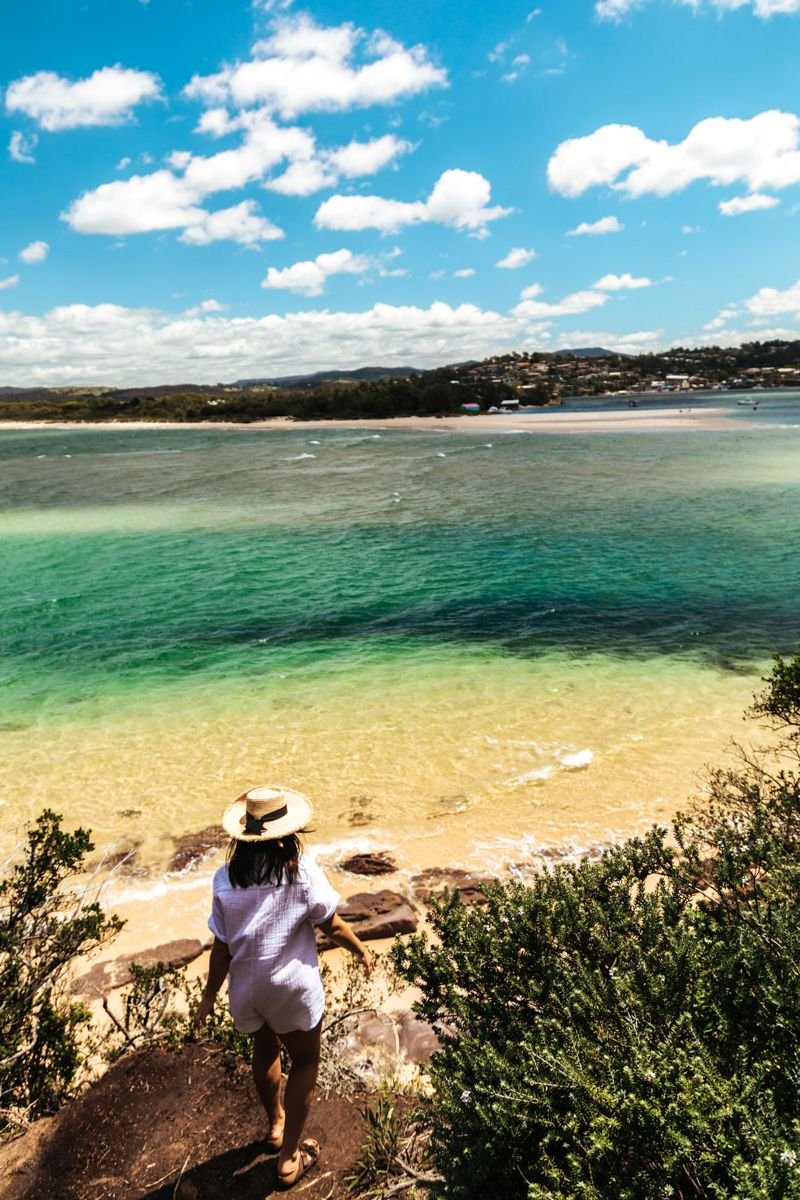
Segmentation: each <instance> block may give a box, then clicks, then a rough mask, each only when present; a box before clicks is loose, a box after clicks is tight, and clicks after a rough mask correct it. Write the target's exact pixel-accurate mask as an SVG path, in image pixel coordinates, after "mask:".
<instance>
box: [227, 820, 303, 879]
mask: <svg viewBox="0 0 800 1200" xmlns="http://www.w3.org/2000/svg"><path fill="white" fill-rule="evenodd" d="M302 832H303V830H300V831H299V832H298V833H287V834H286V836H285V837H282V838H270V839H269V840H267V841H263V842H242V841H238V840H236V839H233V840H232V841H231V844H230V846H229V847H228V857H227V863H228V876H229V877H230V881H231V883H232V884H233V886H234V887H241V888H246V887H253V886H254V885H258V884H264V883H283V882H284V880H285V881H286V883H295V882H296V881H297V874H298V871H299V869H300V863H299V859H300V852H301V849H302V843H301V841H300V836H299V834H300V833H302Z"/></svg>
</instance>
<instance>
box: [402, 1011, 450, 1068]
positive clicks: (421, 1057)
mask: <svg viewBox="0 0 800 1200" xmlns="http://www.w3.org/2000/svg"><path fill="white" fill-rule="evenodd" d="M399 1040H400V1049H401V1050H402V1052H403V1054H405V1056H406V1058H407V1059H408V1061H409V1062H413V1063H426V1062H429V1061H430V1057H431V1055H432V1054H433V1053H434V1051H436V1050H439V1049H440V1047H441V1043H440V1042H439V1039H438V1037H437V1036H436V1034H435V1033H434V1031H433V1028H432V1026H430V1025H429V1024H428V1022H427V1021H420V1019H419V1017H415V1016H414V1014H413V1012H407V1013H404V1014H403V1016H402V1019H401V1021H400V1026H399Z"/></svg>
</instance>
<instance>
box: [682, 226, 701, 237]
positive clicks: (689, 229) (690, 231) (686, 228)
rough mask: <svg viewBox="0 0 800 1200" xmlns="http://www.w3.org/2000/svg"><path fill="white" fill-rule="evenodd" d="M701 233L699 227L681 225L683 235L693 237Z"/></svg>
mask: <svg viewBox="0 0 800 1200" xmlns="http://www.w3.org/2000/svg"><path fill="white" fill-rule="evenodd" d="M699 232H700V226H699V225H681V233H685V234H687V235H691V234H693V233H699Z"/></svg>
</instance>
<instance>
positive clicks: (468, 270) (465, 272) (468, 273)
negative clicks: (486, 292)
mask: <svg viewBox="0 0 800 1200" xmlns="http://www.w3.org/2000/svg"><path fill="white" fill-rule="evenodd" d="M474 274H475V268H474V267H461V268H460V269H459V270H458V271H453V277H454V278H455V279H471V278H472V276H473V275H474Z"/></svg>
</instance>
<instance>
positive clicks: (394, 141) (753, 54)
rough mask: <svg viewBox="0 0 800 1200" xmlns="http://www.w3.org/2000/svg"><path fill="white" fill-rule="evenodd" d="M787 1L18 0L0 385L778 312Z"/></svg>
mask: <svg viewBox="0 0 800 1200" xmlns="http://www.w3.org/2000/svg"><path fill="white" fill-rule="evenodd" d="M798 48H800V0H561V2H560V3H555V2H554V0H551V2H550V3H548V0H542V3H541V4H539V5H537V6H535V7H531V5H530V3H529V2H528V3H522V4H518V3H515V2H510V3H506V4H504V5H502V6H497V7H496V8H493V7H490V6H488V5H486V4H483V3H481V4H478V3H474V2H469V0H466V2H465V0H462V2H460V3H455V2H453V0H429V2H428V3H425V4H408V5H403V6H398V5H396V4H389V3H387V2H385V0H373V2H372V3H370V4H365V3H363V0H361V2H351V3H331V2H327V0H326V2H322V0H319V2H315V0H309V2H308V3H306V4H304V3H302V0H293V2H286V0H256V2H254V3H251V0H227V2H226V3H225V4H224V5H223V4H220V3H219V0H217V2H215V3H212V2H211V0H149V2H148V3H142V2H141V0H80V2H79V0H27V2H26V3H25V4H23V3H22V0H11V5H10V8H9V10H7V12H6V14H5V36H4V38H3V41H2V44H0V85H1V86H2V89H3V105H2V110H0V120H2V123H3V128H2V130H0V150H2V160H0V161H1V165H0V172H2V179H0V186H1V188H2V190H1V191H0V196H1V197H2V199H0V211H1V212H2V223H1V224H0V260H2V261H0V384H9V383H15V384H35V383H44V384H48V383H49V384H54V385H55V384H69V383H82V382H87V383H111V384H113V383H119V384H126V383H127V384H140V383H145V382H148V381H149V382H156V381H159V380H160V381H173V382H177V381H198V382H202V381H210V382H215V381H217V380H227V379H235V378H238V377H241V376H250V375H272V374H284V373H291V372H294V371H304V370H312V369H317V368H323V367H333V366H339V367H354V366H359V365H363V364H365V363H376V362H385V363H400V362H403V363H411V364H413V365H418V366H432V365H436V364H439V363H444V362H448V361H457V360H461V359H464V358H471V357H481V356H483V355H485V354H490V353H497V352H503V351H506V350H510V349H555V348H558V347H561V346H570V345H573V346H574V345H585V344H598V343H602V344H604V345H607V346H610V347H612V348H613V347H617V348H620V349H623V350H628V351H633V352H635V351H637V350H646V349H651V348H662V347H666V346H669V345H673V344H677V343H683V344H686V343H692V344H708V343H722V344H734V343H738V342H740V341H742V340H752V339H755V338H762V339H763V338H765V337H773V336H781V337H796V336H800V254H798V236H797V235H798V228H799V223H800V119H799V118H798V116H797V113H798V111H800V107H799V106H800V98H799V97H798V91H797V84H796V80H797V67H796V64H797V52H798Z"/></svg>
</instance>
